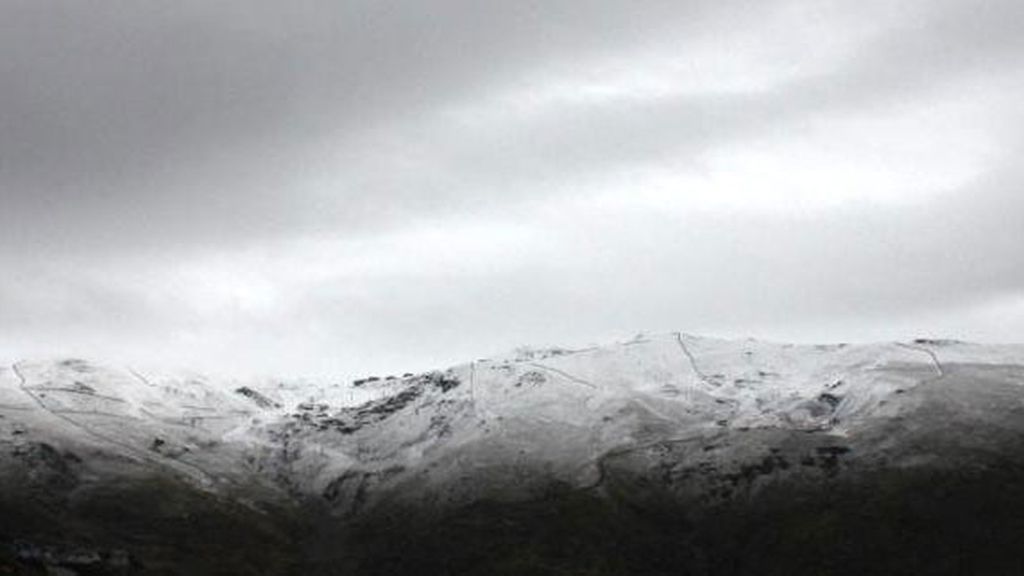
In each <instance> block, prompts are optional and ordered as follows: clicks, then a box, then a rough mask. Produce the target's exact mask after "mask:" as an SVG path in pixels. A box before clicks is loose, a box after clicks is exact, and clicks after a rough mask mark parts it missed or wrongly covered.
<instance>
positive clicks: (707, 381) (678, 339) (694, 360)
mask: <svg viewBox="0 0 1024 576" xmlns="http://www.w3.org/2000/svg"><path fill="white" fill-rule="evenodd" d="M675 336H676V342H678V343H679V348H680V349H681V350H682V351H683V354H685V355H686V358H687V359H688V360H689V361H690V366H691V367H692V368H693V371H694V373H695V374H697V378H700V380H701V382H703V383H705V384H707V385H708V386H711V387H713V388H718V386H719V384H718V383H717V382H715V381H714V380H712V379H711V378H710V377H708V375H707V374H705V373H704V371H703V370H701V369H700V366H698V365H697V358H695V357H694V355H693V352H691V351H690V348H689V346H687V345H686V342H683V334H682V333H681V332H676V333H675Z"/></svg>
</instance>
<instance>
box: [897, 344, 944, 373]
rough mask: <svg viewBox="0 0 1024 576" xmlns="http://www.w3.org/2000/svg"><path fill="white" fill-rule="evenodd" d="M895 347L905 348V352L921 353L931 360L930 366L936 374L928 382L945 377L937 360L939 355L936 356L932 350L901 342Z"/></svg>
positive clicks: (940, 363) (940, 362) (939, 361)
mask: <svg viewBox="0 0 1024 576" xmlns="http://www.w3.org/2000/svg"><path fill="white" fill-rule="evenodd" d="M896 345H897V346H900V347H902V348H906V349H907V350H914V351H917V352H923V353H925V354H927V355H928V358H929V359H930V360H931V364H932V366H933V367H934V368H935V371H936V372H937V373H938V374H937V375H936V377H935V378H931V379H929V381H931V380H936V379H938V378H942V377H943V376H945V375H946V369H945V368H944V367H943V366H942V361H941V360H939V355H938V354H936V353H935V351H934V350H931V349H930V348H925V347H924V346H918V345H915V344H905V343H903V342H897V343H896Z"/></svg>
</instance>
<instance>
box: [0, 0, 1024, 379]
mask: <svg viewBox="0 0 1024 576" xmlns="http://www.w3.org/2000/svg"><path fill="white" fill-rule="evenodd" d="M783 11H785V14H788V16H785V18H788V19H790V20H787V21H786V22H787V25H789V26H793V27H815V26H821V27H822V29H823V30H824V31H825V32H826V33H827V32H828V31H829V30H832V29H833V28H835V29H836V30H837V31H841V30H842V29H843V28H844V26H847V25H849V26H854V25H863V24H864V23H865V22H867V23H868V24H867V27H868V28H869V29H871V30H872V31H873V32H872V34H871V35H869V36H868V37H867V39H865V40H863V41H862V42H860V43H858V44H857V45H856V46H854V49H853V50H852V51H851V53H850V54H849V55H848V57H846V58H843V59H840V60H839V61H837V62H833V63H832V65H831V66H830V67H828V68H826V69H823V70H809V71H801V74H798V75H796V76H795V77H793V78H789V79H786V80H780V81H779V82H778V83H777V84H776V85H771V86H765V87H764V89H761V90H752V91H749V92H745V93H742V92H741V93H735V92H734V93H729V94H722V93H715V92H714V91H713V90H708V91H701V90H694V91H691V92H684V93H681V94H677V95H669V96H661V97H641V98H635V99H629V98H622V99H615V98H610V99H605V100H601V99H598V100H597V101H595V102H585V103H583V102H576V101H573V100H572V99H569V100H568V102H567V103H565V104H562V105H560V106H559V105H549V106H547V107H544V108H542V109H540V110H538V111H536V112H535V113H529V114H521V115H513V116H510V117H505V118H503V117H502V109H501V106H500V105H493V106H492V103H491V101H490V100H489V98H492V97H494V96H496V95H497V96H498V97H499V98H498V99H499V100H500V96H502V95H505V94H507V93H514V92H515V91H516V90H519V89H522V90H525V91H526V92H529V90H530V88H531V87H532V86H531V84H530V83H531V82H532V81H533V80H534V79H536V78H549V77H552V76H554V77H557V75H558V74H560V73H561V74H565V76H566V78H568V79H569V82H570V84H571V81H572V79H573V78H574V76H573V74H574V71H575V68H576V67H577V66H582V65H585V64H586V63H588V62H594V61H601V60H602V59H604V58H621V57H622V56H623V55H628V54H633V53H634V52H635V51H641V52H642V50H641V49H652V50H653V49H657V48H658V47H662V48H663V49H664V50H666V51H667V52H665V53H664V54H662V56H664V57H666V58H668V59H671V58H674V57H677V56H683V55H685V51H686V50H687V49H688V47H689V46H690V45H691V43H693V44H696V43H699V42H701V41H706V40H708V39H711V40H712V41H714V40H715V39H716V38H718V37H720V36H725V35H727V34H738V35H739V36H740V37H741V40H740V42H739V44H740V45H741V46H745V45H744V44H743V38H745V37H744V36H743V35H744V34H745V32H744V31H755V32H756V31H758V30H760V28H759V22H760V20H761V19H767V18H769V17H771V16H773V15H775V14H779V13H783ZM876 18H877V20H878V21H879V22H881V23H880V24H878V25H877V26H875V25H874V24H872V22H873V20H874V19H876ZM1021 30H1024V5H1022V4H1021V3H1020V2H1017V1H1015V0H992V1H990V2H984V3H967V2H960V1H957V0H943V1H940V2H909V3H899V5H895V4H893V3H891V2H881V1H877V2H858V3H848V2H841V1H834V2H820V3H819V2H814V3H811V2H799V1H792V2H774V3H765V2H754V1H745V0H735V1H730V2H724V3H722V2H719V3H711V2H696V1H693V2H678V1H668V0H664V1H662V0H656V1H650V2H643V3H636V2H625V1H622V0H597V1H593V2H585V3H584V2H580V1H578V0H577V1H571V0H555V1H544V2H541V1H532V0H531V1H526V2H475V1H469V0H445V1H436V2H419V1H411V0H402V1H394V2H370V1H347V2H335V1H328V0H307V1H297V2H289V3H280V2H271V1H269V0H259V1H256V2H233V1H232V2H218V3H210V2H205V1H199V0H183V1H180V2H174V3H155V2H138V1H129V0H110V1H106V2H103V3H92V4H85V3H79V2H70V1H68V2H62V1H58V0H52V1H50V0H47V1H29V0H13V1H10V2H6V3H4V4H3V6H0V54H3V55H4V56H3V58H0V264H2V265H3V266H4V270H5V272H6V275H5V276H4V277H3V278H2V279H0V325H2V326H3V328H4V331H5V334H4V339H3V341H0V348H2V347H3V346H4V342H8V343H11V342H13V344H9V346H12V347H13V349H18V344H17V343H18V342H19V341H27V340H29V339H34V340H36V341H38V342H41V343H42V344H41V345H46V344H47V343H49V345H51V346H53V347H55V348H59V349H61V350H63V349H65V348H67V347H74V346H76V345H79V344H81V343H83V342H89V341H92V340H97V341H98V340H109V342H110V348H109V350H117V349H118V343H119V342H128V341H131V342H134V343H135V345H136V346H137V347H145V346H149V347H150V348H152V349H154V350H161V349H170V348H173V346H172V344H173V342H178V341H184V342H188V343H190V344H189V345H188V346H185V347H183V348H180V349H177V351H176V352H174V354H176V355H177V358H178V359H180V360H181V361H183V362H187V361H190V359H192V358H193V356H192V355H196V354H200V351H199V350H200V349H202V350H205V351H206V352H203V353H209V354H224V355H227V356H230V357H236V356H237V357H238V358H248V359H249V360H256V361H264V362H266V363H267V364H265V367H271V368H289V367H292V366H295V365H296V364H301V363H303V362H309V361H310V359H311V358H312V357H313V356H317V357H319V358H324V359H323V360H321V361H320V362H321V363H322V364H321V366H322V367H323V368H324V369H325V370H338V369H341V368H346V369H347V367H348V366H349V364H345V362H352V363H355V364H352V365H356V364H358V363H359V362H363V360H351V358H365V359H366V360H365V363H368V364H367V365H369V364H372V365H373V366H383V365H392V364H394V363H395V362H397V361H399V360H402V358H407V359H409V358H418V359H416V360H409V361H410V362H413V363H416V362H426V361H427V359H431V361H436V360H438V359H439V358H443V359H444V360H443V361H449V360H452V361H454V360H460V359H463V358H464V356H467V355H471V354H474V353H476V352H477V351H479V352H487V351H493V350H494V349H500V348H502V347H505V346H507V345H513V344H517V343H521V342H536V341H538V340H539V341H544V340H547V341H549V342H557V341H560V340H563V339H568V340H578V339H580V338H593V339H600V338H605V337H611V336H612V335H619V334H621V333H622V332H628V331H632V330H637V329H644V328H655V329H657V328H663V329H673V328H685V329H692V330H702V329H703V330H709V331H716V330H727V329H728V330H731V329H736V330H740V331H742V330H743V329H744V328H745V327H748V328H749V327H753V326H755V325H757V326H760V325H773V324H774V325H787V324H789V323H794V322H807V321H819V320H820V322H821V323H822V325H830V326H839V327H842V326H847V325H852V324H851V323H852V322H853V319H856V318H865V317H870V318H873V319H874V320H872V322H875V323H876V325H877V326H884V325H885V323H886V321H887V318H890V317H891V318H897V317H902V318H905V317H907V315H908V314H911V313H917V312H921V313H925V312H939V313H941V312H942V311H943V310H947V311H954V310H961V309H964V308H965V307H969V306H971V305H973V304H974V303H978V302H988V301H991V300H993V299H995V298H998V297H1001V296H1003V295H1013V294H1020V293H1024V272H1022V270H1024V265H1022V264H1024V262H1022V261H1021V256H1020V255H1019V247H1020V246H1022V245H1024V225H1022V218H1021V216H1020V215H1021V214H1024V201H1022V200H1021V195H1020V194H1019V183H1020V182H1021V179H1022V176H1024V174H1021V172H1020V170H1019V168H1017V167H1016V166H1015V160H1014V155H1015V154H1014V152H1016V151H1019V150H1020V149H1021V146H1020V144H1021V143H1020V142H1019V141H1016V139H1017V136H1016V134H1019V132H1020V127H1021V126H1022V122H1024V112H1022V110H1021V109H1020V107H1019V105H1018V106H1015V105H1013V104H1012V103H1011V102H1012V99H1011V98H1005V99H1004V100H1005V102H1006V103H1005V104H1004V105H1003V107H1002V108H994V109H992V110H990V113H991V119H993V120H994V122H995V123H998V124H1000V125H999V126H996V127H995V128H993V129H992V131H991V133H986V134H985V136H986V137H988V138H989V140H991V141H992V142H994V143H996V144H998V145H1003V146H1005V150H1004V151H1003V152H1004V156H1005V158H989V159H988V160H986V162H987V163H985V164H984V165H980V166H978V168H979V172H980V174H979V176H978V177H977V179H976V180H975V181H973V182H971V183H969V184H967V185H965V186H964V187H962V188H960V189H956V190H951V191H946V192H945V194H944V195H943V196H938V198H940V200H935V201H932V202H931V203H928V204H923V205H912V206H911V207H909V208H908V207H898V208H893V207H890V206H886V207H877V206H876V207H872V206H866V205H854V206H846V207H843V208H841V209H836V210H831V211H826V212H823V213H822V215H821V216H820V217H815V218H812V219H807V217H798V216H795V215H792V214H785V215H783V216H777V215H776V216H766V215H764V214H760V213H753V214H742V213H741V214H736V213H731V212H724V211H723V212H720V213H713V214H703V213H697V212H694V213H687V214H683V215H679V214H652V213H648V212H637V213H624V214H622V215H619V217H618V218H616V219H614V220H613V221H612V222H602V221H596V220H588V218H587V216H586V215H585V214H580V215H566V216H565V219H564V220H561V221H548V220H544V218H546V217H540V216H536V215H535V214H532V213H531V206H533V205H537V204H540V205H544V204H546V203H551V204H557V203H558V202H559V201H561V199H559V198H552V197H551V195H552V194H554V193H555V191H556V190H557V189H560V188H567V189H570V190H571V192H572V193H573V194H580V195H584V196H585V195H586V194H587V193H588V190H586V189H585V186H587V185H588V184H590V183H593V182H595V181H596V182H600V181H602V179H604V178H605V177H606V175H608V174H612V173H614V172H615V171H616V170H619V169H623V168H627V169H628V168H631V167H638V166H639V167H643V166H648V165H650V166H662V165H670V166H672V167H678V166H684V167H685V166H686V165H687V163H688V162H694V161H695V160H693V159H694V158H696V157H698V156H699V155H700V154H701V153H702V152H706V151H709V150H713V149H715V148H716V147H718V146H723V145H738V146H742V145H746V144H749V143H750V142H753V141H755V140H757V139H759V138H766V137H785V136H786V135H787V134H799V133H800V132H801V131H802V130H804V129H805V128H806V125H807V124H808V123H809V122H811V121H820V122H822V123H824V124H825V125H826V126H827V125H828V124H829V122H832V121H841V120H848V119H849V118H852V117H857V116H863V117H868V118H871V117H874V116H875V115H878V114H881V113H883V112H884V111H885V110H887V109H888V107H892V106H904V107H907V108H909V109H914V108H915V107H917V106H920V105H922V103H923V102H927V101H928V99H929V98H930V97H931V96H933V95H935V94H939V93H944V91H949V90H950V89H953V90H954V91H955V90H956V89H957V88H958V87H964V88H965V93H964V94H963V95H962V98H963V100H964V101H975V100H977V101H980V100H979V99H978V98H979V96H978V94H976V93H971V92H969V91H967V89H968V88H970V87H973V86H981V87H983V88H986V89H988V90H989V91H991V92H1001V91H1002V92H1006V91H1008V90H1007V87H1008V86H1014V87H1020V83H1021V81H1022V77H1021V76H1020V72H1019V69H1020V64H1021V57H1020V54H1021V53H1022V51H1024V46H1022V42H1024V35H1022V34H1021V33H1020V32H1021ZM757 46H758V44H757V43H756V42H753V43H752V44H751V45H750V46H749V47H746V48H742V49H751V50H754V49H757ZM807 49H808V50H814V49H815V47H814V46H808V47H807ZM673 51H678V53H673ZM611 80H614V79H611ZM570 89H571V86H570ZM997 100H999V99H995V100H993V101H994V102H995V101H997ZM999 101H1000V102H1002V100H999ZM474 106H483V107H484V108H485V111H486V112H487V115H488V118H487V119H484V120H480V121H479V122H476V123H474V121H472V120H469V121H466V122H453V121H452V120H451V114H452V113H453V111H454V112H456V113H457V112H458V111H460V110H463V111H464V110H468V109H472V108H473V107H474ZM488 106H491V107H490V108H488ZM951 144H952V143H951ZM865 146H870V143H868V144H866V145H865ZM862 151H863V150H862ZM853 152H854V153H856V152H858V151H857V150H854V151H853ZM865 152H866V151H865ZM853 161H854V162H855V161H856V160H855V159H854V160H853ZM307 180H308V181H307ZM420 219H423V220H430V219H437V221H439V222H445V221H446V219H448V220H480V221H481V222H485V223H486V222H491V221H501V220H503V219H505V220H509V219H512V220H516V219H518V220H519V221H521V222H522V223H524V224H525V225H529V226H550V228H551V233H550V237H549V238H548V242H549V244H550V245H547V246H544V249H543V250H541V251H540V253H537V254H531V256H533V257H534V258H535V261H533V262H528V263H526V264H521V265H516V266H511V265H503V264H502V263H500V262H498V263H495V264H494V265H493V267H491V268H487V269H481V270H476V271H474V272H473V273H470V274H466V273H463V272H460V271H458V270H441V271H439V272H438V274H436V275H426V276H423V275H417V274H415V273H409V274H408V275H407V276H402V275H401V274H399V275H397V276H396V277H390V278H388V277H385V278H378V277H372V278H364V277H359V276H358V275H353V274H345V273H344V271H343V270H341V271H339V273H338V274H337V276H336V277H332V279H331V280H325V281H322V282H320V283H319V284H315V285H311V286H302V287H301V288H299V289H296V291H295V292H293V293H289V294H288V295H287V302H286V303H282V304H280V305H279V307H278V308H275V309H271V310H269V311H267V312H266V313H265V314H252V313H249V312H246V311H245V310H240V309H239V310H234V309H224V310H217V311H215V312H212V313H211V312H208V311H206V312H204V311H202V310H198V309H197V308H196V306H195V303H194V302H190V301H188V300H187V298H186V297H185V296H181V297H177V296H176V295H175V294H174V292H175V291H174V287H170V288H168V287H160V289H159V290H155V289H154V286H153V282H154V281H156V280H154V279H159V278H162V276H160V274H159V272H160V271H162V270H164V269H174V268H175V267H176V266H179V265H182V263H188V262H191V261H192V259H194V258H198V257H201V256H204V255H207V254H210V253H228V254H230V253H232V251H233V250H238V249H240V247H249V248H251V249H256V250H258V249H259V248H261V247H271V246H274V245H275V244H276V243H278V242H282V241H284V240H287V239H289V238H293V237H303V236H307V235H317V234H320V235H325V236H330V237H334V238H347V237H351V238H359V237H380V236H387V235H388V234H390V233H393V232H394V231H395V230H400V229H402V228H404V227H407V226H410V225H411V224H412V223H414V222H415V221H417V220H420ZM525 250H526V248H524V251H525ZM410 258H413V256H410ZM140 262H141V264H140ZM950 313H951V314H952V312H950ZM1018 325H1021V326H1024V321H1022V322H1019V323H1018ZM179 339H180V340H179ZM1021 339H1024V338H1021ZM298 343H302V344H301V346H300V345H299V344H298ZM307 348H308V349H307ZM481 348H485V349H483V350H481ZM381 350H385V351H384V352H382V351H381ZM139 353H140V354H144V352H139ZM154 354H156V352H154ZM334 354H337V357H335V356H333V355H334ZM374 354H377V355H378V356H374ZM403 354H405V355H406V356H402V355H403ZM341 357H344V358H348V359H349V360H340V359H338V358H341ZM275 359H276V360H275ZM211 362H212V361H211ZM275 362H277V364H274V363H275ZM359 365H360V366H363V365H362V364H359Z"/></svg>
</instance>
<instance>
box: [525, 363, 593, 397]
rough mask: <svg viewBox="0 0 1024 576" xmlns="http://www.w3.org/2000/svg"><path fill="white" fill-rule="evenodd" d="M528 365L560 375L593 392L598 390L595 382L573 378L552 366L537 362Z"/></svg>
mask: <svg viewBox="0 0 1024 576" xmlns="http://www.w3.org/2000/svg"><path fill="white" fill-rule="evenodd" d="M527 364H528V365H530V366H533V367H534V368H539V369H541V370H547V371H548V372H552V373H554V374H558V375H559V376H561V377H563V378H566V379H568V380H569V381H570V382H574V383H576V384H579V385H580V386H586V387H587V388H590V389H591V390H597V386H596V385H595V384H594V383H593V382H590V381H587V380H584V379H582V378H579V377H577V376H573V375H572V374H569V373H568V372H566V371H565V370H559V369H558V368H553V367H551V366H547V365H544V364H539V363H537V362H527Z"/></svg>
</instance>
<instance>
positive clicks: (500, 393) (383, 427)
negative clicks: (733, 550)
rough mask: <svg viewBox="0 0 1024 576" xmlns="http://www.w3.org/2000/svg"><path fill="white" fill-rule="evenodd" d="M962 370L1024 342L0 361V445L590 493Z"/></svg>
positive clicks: (376, 482) (878, 403)
mask: <svg viewBox="0 0 1024 576" xmlns="http://www.w3.org/2000/svg"><path fill="white" fill-rule="evenodd" d="M968 363H970V364H981V365H992V366H1000V365H1018V366H1019V365H1022V364H1024V346H992V345H977V344H967V343H959V342H941V341H916V342H909V343H888V344H871V345H828V346H813V345H792V344H779V343H771V342H761V341H756V340H737V341H728V340H716V339H709V338H700V337H695V336H691V335H686V334H662V335H655V336H642V337H638V338H637V339H634V340H632V341H629V342H624V343H621V344H615V345H611V346H605V347H594V348H588V349H584V350H575V351H574V350H566V349H527V348H524V349H519V350H517V351H515V352H513V353H511V354H508V355H505V356H501V357H497V358H493V359H486V360H478V361H475V362H471V363H468V364H463V365H460V366H456V367H453V368H451V369H449V370H447V371H444V372H436V373H429V374H421V375H415V376H406V377H402V378H393V379H387V380H377V381H373V382H362V383H360V384H359V385H355V384H341V383H317V382H308V381H293V382H286V381H279V380H260V381H223V382H222V381H212V380H209V379H206V378H204V377H202V376H198V375H190V374H155V373H141V372H139V371H135V370H132V369H129V368H109V367H105V366H101V365H97V364H94V363H90V362H85V361H81V360H64V361H56V362H30V361H26V362H19V363H17V364H14V365H12V366H10V367H5V368H3V369H0V416H2V417H3V418H2V419H0V441H3V440H4V435H6V436H8V437H9V438H10V439H11V440H10V441H11V442H23V441H25V438H26V437H31V438H34V439H36V440H38V441H46V442H49V443H53V444H56V445H61V446H70V447H74V448H76V449H78V450H87V451H88V452H89V453H91V454H101V455H104V458H106V459H107V460H109V461H111V462H116V461H117V459H121V460H127V461H131V462H134V463H135V464H137V465H138V466H141V467H143V468H144V469H149V470H158V471H160V472H161V473H164V472H166V473H171V474H175V475H177V476H180V477H183V478H185V479H188V480H190V481H192V482H194V483H195V484H196V485H197V486H200V487H202V488H203V489H206V490H211V491H218V490H231V489H233V488H235V487H237V486H240V485H243V484H252V483H253V482H255V483H258V484H263V485H267V486H273V487H276V488H275V489H281V490H285V491H289V492H291V493H295V492H298V493H306V494H318V495H320V494H327V495H330V497H331V498H338V499H341V500H344V499H345V498H349V497H350V496H351V493H352V491H353V490H355V491H357V492H358V491H360V490H368V489H370V488H368V487H372V488H373V489H377V490H383V489H385V488H389V487H391V488H393V487H397V486H400V485H413V486H415V490H413V491H414V492H423V491H428V490H429V489H431V488H438V487H443V486H447V487H449V493H452V494H454V495H453V496H452V497H453V498H467V499H471V498H473V497H474V490H476V489H478V488H479V486H478V484H480V483H481V482H483V483H485V484H488V485H491V486H494V485H501V486H509V487H510V488H509V490H513V488H511V487H512V486H514V485H516V484H517V483H520V484H522V483H521V482H520V480H521V478H518V477H517V476H516V475H517V474H521V473H523V471H524V470H537V469H541V470H544V474H545V475H546V477H553V478H557V479H560V480H562V481H564V482H567V483H570V484H573V485H587V484H588V483H593V482H595V481H596V480H595V479H597V478H598V477H599V476H600V474H601V472H600V470H599V462H600V459H601V458H602V457H603V456H604V455H607V454H610V453H614V452H615V451H621V450H624V449H633V448H636V447H638V446H640V447H642V446H645V445H648V444H653V443H659V442H660V443H664V442H671V441H690V440H700V439H708V438H716V437H719V436H721V435H722V434H724V433H727V432H728V431H731V430H751V429H755V430H756V429H766V430H768V429H771V430H776V429H779V430H794V431H808V432H817V433H821V434H828V435H834V436H836V437H845V436H848V435H850V434H856V433H858V431H859V430H861V429H863V428H864V427H869V426H871V425H872V422H874V421H876V420H877V419H878V418H891V417H893V416H895V415H897V414H899V412H900V411H901V410H905V409H906V406H905V403H901V402H899V401H897V399H898V398H900V397H902V396H901V395H902V394H904V393H905V392H907V391H908V390H912V389H914V388H915V387H918V386H924V385H927V384H928V383H930V382H933V381H936V380H937V379H938V378H940V377H942V376H943V375H944V374H945V367H947V366H954V365H957V364H968ZM1015 382H1017V381H1015ZM1017 383H1018V384H1020V385H1022V386H1024V381H1020V382H1017ZM108 471H110V473H117V467H116V465H111V466H110V468H109V470H108ZM470 472H471V473H470ZM469 477H473V478H476V479H477V480H474V482H477V484H468V483H467V482H470V481H469V480H466V478H469ZM480 478H483V479H485V480H479V479H480ZM353 486H354V488H353ZM523 489H526V488H523ZM325 497H326V496H325ZM347 505H348V504H346V506H347ZM353 506H354V504H353Z"/></svg>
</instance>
